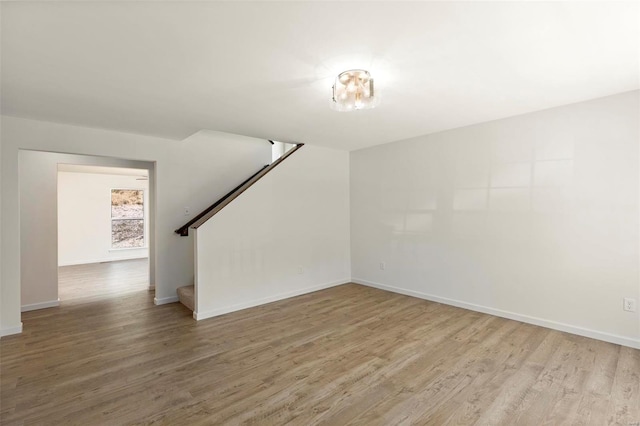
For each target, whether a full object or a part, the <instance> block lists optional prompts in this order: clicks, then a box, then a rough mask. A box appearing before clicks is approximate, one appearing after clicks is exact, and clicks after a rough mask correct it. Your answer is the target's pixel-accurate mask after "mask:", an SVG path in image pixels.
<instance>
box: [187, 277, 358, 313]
mask: <svg viewBox="0 0 640 426" xmlns="http://www.w3.org/2000/svg"><path fill="white" fill-rule="evenodd" d="M350 281H351V280H350V279H349V278H345V279H342V280H337V281H332V282H328V283H324V284H319V285H315V286H311V287H305V288H302V289H298V290H294V291H289V292H286V293H278V294H274V295H273V296H268V297H263V298H261V299H254V300H249V301H247V302H242V303H237V304H235V305H231V306H225V307H223V308H218V309H214V310H211V311H205V312H194V313H193V318H195V319H196V320H203V319H207V318H212V317H217V316H219V315H224V314H228V313H230V312H235V311H240V310H242V309H247V308H253V307H255V306H260V305H265V304H267V303H271V302H277V301H278V300H283V299H288V298H290V297H295V296H300V295H303V294H307V293H313V292H314V291H318V290H324V289H325V288H329V287H335V286H338V285H342V284H347V283H349V282H350Z"/></svg>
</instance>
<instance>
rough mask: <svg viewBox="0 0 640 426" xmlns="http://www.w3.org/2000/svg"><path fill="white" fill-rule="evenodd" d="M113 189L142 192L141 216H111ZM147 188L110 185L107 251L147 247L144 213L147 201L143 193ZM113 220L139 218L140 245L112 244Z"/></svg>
mask: <svg viewBox="0 0 640 426" xmlns="http://www.w3.org/2000/svg"><path fill="white" fill-rule="evenodd" d="M113 191H141V192H142V217H140V218H129V219H115V218H114V217H113ZM146 192H147V190H145V189H144V188H133V187H124V188H123V187H112V188H110V189H109V216H110V220H109V229H110V233H109V237H110V238H109V239H110V243H109V251H120V250H141V249H146V248H147V227H146V222H147V219H146V213H147V206H146V204H147V202H146V197H145V193H146ZM114 220H141V221H142V245H141V246H140V247H114V246H113V221H114Z"/></svg>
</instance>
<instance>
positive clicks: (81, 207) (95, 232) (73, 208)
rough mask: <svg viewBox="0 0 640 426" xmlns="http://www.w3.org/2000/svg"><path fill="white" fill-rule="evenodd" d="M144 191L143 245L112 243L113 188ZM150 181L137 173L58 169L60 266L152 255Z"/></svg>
mask: <svg viewBox="0 0 640 426" xmlns="http://www.w3.org/2000/svg"><path fill="white" fill-rule="evenodd" d="M112 189H139V190H142V191H143V194H144V207H145V208H144V210H143V211H144V224H145V231H144V234H145V236H146V239H145V242H144V247H142V248H126V249H113V248H112V247H111V190H112ZM148 236H149V181H148V180H140V179H139V177H138V176H126V175H110V174H103V173H76V172H61V171H59V172H58V266H64V265H78V264H83V263H97V262H109V261H116V260H125V259H139V258H145V257H148V256H149V249H148V243H149V242H148Z"/></svg>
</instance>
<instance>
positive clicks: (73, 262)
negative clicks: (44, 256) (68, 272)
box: [58, 254, 149, 266]
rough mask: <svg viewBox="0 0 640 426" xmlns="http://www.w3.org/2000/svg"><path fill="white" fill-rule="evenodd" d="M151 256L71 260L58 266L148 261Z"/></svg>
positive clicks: (135, 255)
mask: <svg viewBox="0 0 640 426" xmlns="http://www.w3.org/2000/svg"><path fill="white" fill-rule="evenodd" d="M148 257H149V256H148V255H147V254H134V255H129V256H118V257H103V258H95V259H80V260H70V261H66V262H65V261H62V262H60V263H59V264H58V266H73V265H88V264H91V263H106V262H120V261H122V260H135V259H146V258H148Z"/></svg>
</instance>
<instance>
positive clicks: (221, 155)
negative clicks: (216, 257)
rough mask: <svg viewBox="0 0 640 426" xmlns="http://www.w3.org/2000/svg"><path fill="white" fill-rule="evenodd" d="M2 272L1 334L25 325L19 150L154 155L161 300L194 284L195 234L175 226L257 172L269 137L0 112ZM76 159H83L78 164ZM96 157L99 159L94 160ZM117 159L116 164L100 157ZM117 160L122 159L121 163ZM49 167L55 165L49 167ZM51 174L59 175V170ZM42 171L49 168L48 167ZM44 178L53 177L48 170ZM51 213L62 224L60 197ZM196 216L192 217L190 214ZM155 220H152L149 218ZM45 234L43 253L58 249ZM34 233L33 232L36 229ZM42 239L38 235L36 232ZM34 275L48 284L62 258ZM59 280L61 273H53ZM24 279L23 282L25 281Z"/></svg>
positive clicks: (142, 157)
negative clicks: (152, 129)
mask: <svg viewBox="0 0 640 426" xmlns="http://www.w3.org/2000/svg"><path fill="white" fill-rule="evenodd" d="M0 136H1V138H2V147H1V148H2V154H1V160H2V167H1V170H2V180H1V182H2V213H1V214H2V219H3V220H2V224H1V226H2V242H1V245H2V248H1V250H2V270H1V273H2V277H1V285H2V289H1V296H2V300H1V302H0V303H1V305H2V306H1V315H2V317H1V318H0V320H1V321H0V334H9V333H15V332H19V331H20V329H21V323H20V305H21V302H20V287H21V281H23V280H22V278H21V272H20V252H21V250H20V216H21V214H20V197H19V188H20V185H19V178H18V176H19V173H18V157H19V152H21V150H39V151H51V152H62V153H75V154H84V155H91V156H99V157H103V158H104V157H107V158H109V159H113V158H124V159H130V160H141V161H147V162H152V163H154V165H155V171H154V173H152V176H151V180H150V185H151V188H150V189H151V192H155V201H152V203H155V211H156V217H155V234H154V235H152V238H155V244H154V246H155V253H154V250H153V248H152V250H151V263H153V264H154V265H155V283H154V284H155V288H156V301H157V303H166V302H169V301H173V300H176V293H175V289H176V288H177V287H180V286H182V285H187V284H190V283H192V280H193V242H192V241H191V238H192V237H188V238H185V237H179V236H178V235H176V234H175V233H174V232H173V231H174V230H175V229H176V228H178V227H180V226H181V225H183V224H184V223H185V222H186V221H187V220H188V219H189V218H190V217H187V216H185V215H184V213H183V209H184V207H190V208H191V212H192V215H193V214H196V213H197V212H199V211H200V210H202V209H204V208H205V207H206V206H207V205H209V204H210V203H212V202H213V201H214V200H216V199H217V198H219V197H220V196H221V195H223V194H224V193H226V192H228V191H229V190H231V189H232V188H233V187H235V186H236V185H237V184H238V183H240V182H241V181H242V180H244V179H245V178H246V177H248V176H250V175H251V174H253V173H255V171H257V170H258V169H259V168H261V167H262V166H263V165H264V164H268V163H269V162H270V158H271V145H270V144H269V143H268V142H266V141H265V140H260V139H254V138H247V137H243V136H237V135H230V134H225V133H218V132H207V131H203V132H198V133H196V134H195V135H193V136H191V137H189V138H187V139H185V140H184V141H173V140H168V139H161V138H156V137H149V136H142V135H134V134H128V133H122V132H115V131H108V130H101V129H92V128H84V127H77V126H70V125H64V124H55V123H48V122H42V121H36V120H29V119H21V118H15V117H7V116H2V133H1V134H0ZM76 164H77V163H76ZM94 164H96V163H94ZM97 165H112V166H113V164H97ZM115 166H116V167H117V165H115ZM47 170H49V169H47ZM52 173H53V175H52V176H51V177H50V178H49V179H51V180H52V181H54V182H55V179H56V178H55V173H57V169H54V170H53V171H52ZM43 176H44V174H43ZM43 179H47V178H46V177H43ZM53 203H54V204H53V208H50V209H48V210H47V211H48V212H51V213H50V214H48V215H47V220H51V218H53V226H52V227H49V228H48V229H49V230H51V229H53V230H56V228H57V226H56V224H57V217H56V213H55V212H56V208H55V199H54V201H53ZM191 217H192V216H191ZM151 222H152V224H153V222H154V219H153V218H152V220H151ZM52 232H53V233H56V234H57V231H50V232H48V233H45V234H42V236H43V238H44V240H43V242H42V245H41V246H40V247H41V249H42V252H44V253H57V238H53V237H52V234H51V233H52ZM34 235H35V234H34ZM34 238H36V237H34ZM44 264H45V265H46V269H41V270H39V274H40V275H39V276H38V277H33V279H34V282H40V283H50V282H51V281H52V277H53V276H54V275H55V274H56V273H57V258H55V259H54V260H53V261H51V260H47V261H46V262H44ZM54 282H55V280H54ZM23 285H24V281H23Z"/></svg>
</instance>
